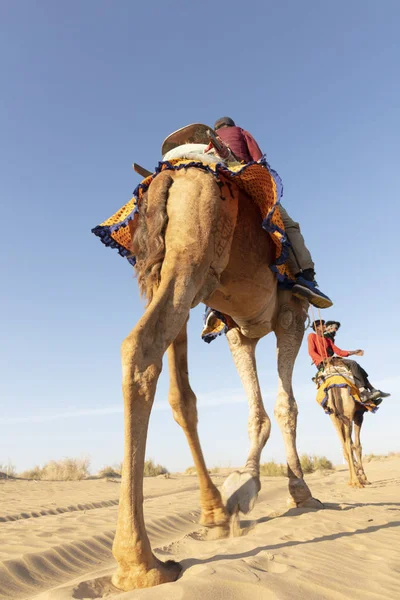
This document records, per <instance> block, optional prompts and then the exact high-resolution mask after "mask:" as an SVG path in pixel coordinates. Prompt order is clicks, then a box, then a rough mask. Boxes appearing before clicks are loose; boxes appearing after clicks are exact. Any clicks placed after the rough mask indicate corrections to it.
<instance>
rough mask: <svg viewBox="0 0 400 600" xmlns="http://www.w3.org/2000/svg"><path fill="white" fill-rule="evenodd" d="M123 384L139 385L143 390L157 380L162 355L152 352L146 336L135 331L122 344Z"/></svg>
mask: <svg viewBox="0 0 400 600" xmlns="http://www.w3.org/2000/svg"><path fill="white" fill-rule="evenodd" d="M121 361H122V385H123V387H125V386H131V385H132V384H136V385H139V386H140V388H141V390H144V389H145V388H146V387H148V386H151V385H152V384H155V383H156V382H157V379H158V376H159V375H160V373H161V368H162V355H160V356H158V354H157V353H154V352H152V348H151V345H150V344H149V343H148V342H146V341H145V339H144V336H141V335H138V334H137V333H136V331H133V332H132V333H131V334H130V335H128V337H126V338H125V339H124V341H123V342H122V344H121Z"/></svg>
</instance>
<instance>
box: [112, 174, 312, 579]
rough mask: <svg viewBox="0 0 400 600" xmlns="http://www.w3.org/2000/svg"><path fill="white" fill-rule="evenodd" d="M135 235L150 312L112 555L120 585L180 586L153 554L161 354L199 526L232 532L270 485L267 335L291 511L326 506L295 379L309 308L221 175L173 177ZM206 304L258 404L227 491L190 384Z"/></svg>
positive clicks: (125, 358)
mask: <svg viewBox="0 0 400 600" xmlns="http://www.w3.org/2000/svg"><path fill="white" fill-rule="evenodd" d="M136 218H137V219H138V224H137V227H136V229H135V234H134V237H133V254H134V255H135V256H136V259H137V262H136V271H137V275H138V283H139V287H140V289H141V292H142V293H143V295H144V296H145V297H146V298H147V301H148V304H147V308H146V310H145V312H144V314H143V316H142V317H141V318H140V320H139V321H138V323H137V324H136V326H135V327H134V328H133V330H132V331H131V333H130V334H129V335H128V336H127V337H126V339H125V340H124V341H123V343H122V348H121V357H122V388H123V398H124V458H123V473H122V483H121V495H120V503H119V513H118V523H117V530H116V535H115V539H114V544H113V554H114V557H115V559H116V560H117V563H118V567H117V571H116V572H115V574H114V575H113V577H112V582H113V584H114V586H116V587H117V588H119V589H121V590H124V591H128V590H131V589H135V588H144V587H151V586H155V585H158V584H162V583H166V582H171V581H175V580H176V579H177V578H178V577H179V574H180V572H181V567H180V565H179V564H178V563H175V562H173V561H168V562H166V563H164V562H162V561H161V560H159V559H158V558H157V557H156V556H155V555H154V554H153V552H152V550H151V547H150V542H149V539H148V536H147V533H146V528H145V523H144V516H143V467H144V460H145V449H146V437H147V429H148V423H149V417H150V413H151V409H152V405H153V401H154V395H155V391H156V386H157V380H158V377H159V375H160V372H161V368H162V358H163V355H164V353H165V352H167V353H168V364H169V374H170V391H169V403H170V405H171V408H172V412H173V416H174V419H175V420H176V422H177V423H178V424H179V425H180V426H181V427H182V429H183V431H184V433H185V435H186V438H187V441H188V444H189V447H190V450H191V453H192V457H193V461H194V464H195V466H196V470H197V474H198V479H199V488H200V504H201V519H200V523H201V525H202V526H205V527H214V528H216V530H217V532H218V534H219V535H221V536H226V535H229V530H230V524H231V521H232V519H233V518H234V516H235V515H237V513H238V511H241V512H244V513H245V512H248V511H249V510H251V508H252V506H253V504H254V501H255V499H256V497H257V494H258V492H259V490H260V488H261V484H260V457H261V452H262V449H263V448H264V446H265V444H266V442H267V440H268V438H269V435H270V429H271V422H270V418H269V416H268V415H267V413H266V410H265V408H264V405H263V401H262V396H261V390H260V385H259V381H258V376H257V367H256V360H255V349H256V346H257V342H258V341H259V339H261V338H262V337H263V336H265V335H267V334H268V333H270V332H272V331H273V332H274V333H275V335H276V339H277V366H278V381H279V386H278V397H277V402H276V405H275V410H274V413H275V417H276V420H277V422H278V424H279V427H280V429H281V432H282V436H283V439H284V444H285V450H286V460H287V467H288V480H289V481H288V488H289V495H290V498H289V501H290V506H294V507H304V506H310V507H314V508H321V507H322V505H321V503H320V502H319V501H318V500H315V499H314V498H313V497H312V495H311V491H310V489H309V487H308V486H307V484H306V482H305V481H304V477H303V472H302V469H301V466H300V460H299V456H298V452H297V448H296V423H297V413H298V409H297V405H296V401H295V398H294V394H293V389H292V372H293V367H294V362H295V359H296V356H297V354H298V351H299V348H300V345H301V342H302V339H303V334H304V322H305V319H306V316H307V308H308V306H307V303H306V302H304V301H301V300H299V299H297V298H294V297H292V295H291V293H290V292H289V291H281V290H278V287H277V281H276V277H275V275H274V274H273V273H272V271H271V270H270V269H269V265H270V264H271V261H272V256H273V249H272V247H271V241H270V239H269V236H268V235H267V234H266V233H265V231H263V229H262V227H261V221H262V219H261V215H260V211H259V209H258V207H257V206H256V205H255V203H254V202H252V201H251V200H250V198H247V199H246V202H238V200H237V198H236V199H233V198H232V199H231V200H227V199H225V200H223V199H222V198H221V194H220V189H219V187H218V184H217V181H216V178H215V177H214V176H213V175H212V174H211V173H209V172H206V171H204V170H201V169H197V168H190V169H182V170H166V171H162V172H161V173H159V174H158V175H157V177H156V178H154V180H153V181H152V182H151V184H150V187H149V188H148V190H147V191H146V192H145V194H144V195H143V197H142V201H141V204H140V209H139V214H138V215H137V217H136ZM199 303H204V304H206V305H207V306H211V307H212V308H213V309H215V310H218V311H220V312H222V313H223V314H225V315H229V316H230V317H231V318H232V319H233V321H234V323H235V325H234V326H233V327H231V328H230V329H229V331H228V332H227V334H226V338H227V340H228V344H229V346H230V350H231V352H232V356H233V360H234V363H235V365H236V368H237V370H238V373H239V375H240V378H241V381H242V384H243V386H244V389H245V392H246V395H247V398H248V402H249V421H248V432H249V438H250V451H249V454H248V457H247V461H246V464H245V468H244V470H243V471H241V472H239V471H237V472H234V473H232V474H231V475H230V476H229V477H228V479H227V480H226V481H225V482H224V484H223V486H222V492H220V491H219V490H218V489H217V487H216V486H215V484H214V483H213V481H212V479H211V477H210V474H209V472H208V470H207V467H206V464H205V460H204V457H203V453H202V449H201V445H200V440H199V436H198V432H197V408H196V396H195V394H194V392H193V391H192V389H191V387H190V383H189V375H188V362H187V321H188V318H189V313H190V309H191V308H193V307H195V306H196V305H198V304H199Z"/></svg>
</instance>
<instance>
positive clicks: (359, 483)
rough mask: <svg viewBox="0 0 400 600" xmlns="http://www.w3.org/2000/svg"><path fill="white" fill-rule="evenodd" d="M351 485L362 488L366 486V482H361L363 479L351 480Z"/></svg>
mask: <svg viewBox="0 0 400 600" xmlns="http://www.w3.org/2000/svg"><path fill="white" fill-rule="evenodd" d="M349 486H350V487H352V488H356V489H359V490H362V489H363V487H364V484H363V483H361V481H349Z"/></svg>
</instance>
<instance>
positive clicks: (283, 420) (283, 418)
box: [274, 292, 322, 508]
mask: <svg viewBox="0 0 400 600" xmlns="http://www.w3.org/2000/svg"><path fill="white" fill-rule="evenodd" d="M304 321H305V311H304V308H303V304H302V303H301V302H300V301H299V300H297V299H295V298H292V297H291V294H290V293H289V292H283V293H281V294H280V308H279V314H278V318H277V323H276V327H275V335H276V338H277V354H278V375H279V388H278V398H277V402H276V405H275V410H274V414H275V418H276V420H277V422H278V424H279V427H280V429H281V432H282V436H283V441H284V443H285V449H286V461H287V467H288V477H289V493H290V496H291V501H290V503H291V504H294V505H295V506H310V507H314V508H321V507H322V504H321V502H319V501H318V500H315V499H314V498H313V497H312V495H311V492H310V490H309V488H308V486H307V484H306V482H305V481H304V477H303V471H302V469H301V465H300V459H299V455H298V453H297V447H296V427H297V414H298V409H297V404H296V400H295V398H294V395H293V388H292V374H293V367H294V363H295V360H296V357H297V354H298V352H299V348H300V345H301V342H302V339H303V335H304Z"/></svg>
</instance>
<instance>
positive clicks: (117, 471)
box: [97, 465, 122, 477]
mask: <svg viewBox="0 0 400 600" xmlns="http://www.w3.org/2000/svg"><path fill="white" fill-rule="evenodd" d="M121 466H122V465H115V466H114V467H110V466H106V467H103V468H102V469H100V471H99V472H98V473H97V476H98V477H121V472H122V471H121Z"/></svg>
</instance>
